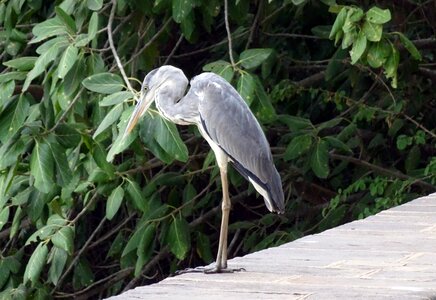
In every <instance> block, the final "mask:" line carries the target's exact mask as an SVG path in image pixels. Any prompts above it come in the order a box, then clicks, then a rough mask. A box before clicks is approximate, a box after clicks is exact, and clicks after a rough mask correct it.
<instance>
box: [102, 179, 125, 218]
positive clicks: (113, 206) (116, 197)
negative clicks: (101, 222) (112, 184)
mask: <svg viewBox="0 0 436 300" xmlns="http://www.w3.org/2000/svg"><path fill="white" fill-rule="evenodd" d="M123 198H124V189H123V187H122V186H121V185H120V186H118V187H117V188H116V189H115V190H113V191H112V193H111V194H110V196H109V198H108V200H107V204H106V218H107V219H108V220H112V218H113V217H114V216H115V214H116V213H117V212H118V210H119V209H120V206H121V203H122V201H123Z"/></svg>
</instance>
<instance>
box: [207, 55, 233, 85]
mask: <svg viewBox="0 0 436 300" xmlns="http://www.w3.org/2000/svg"><path fill="white" fill-rule="evenodd" d="M203 71H208V72H213V73H215V74H218V75H220V76H221V77H223V78H224V79H225V80H227V81H228V82H231V81H232V78H233V76H234V74H235V72H234V70H233V67H232V65H231V64H230V63H228V62H226V61H223V60H218V61H215V62H212V63H209V64H207V65H205V66H203Z"/></svg>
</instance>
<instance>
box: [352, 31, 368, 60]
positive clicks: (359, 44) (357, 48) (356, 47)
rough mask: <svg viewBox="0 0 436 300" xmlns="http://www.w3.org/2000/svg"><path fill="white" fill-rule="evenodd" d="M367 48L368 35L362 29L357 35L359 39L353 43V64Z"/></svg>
mask: <svg viewBox="0 0 436 300" xmlns="http://www.w3.org/2000/svg"><path fill="white" fill-rule="evenodd" d="M365 49H366V36H365V34H364V33H363V32H362V31H361V32H359V34H358V36H357V40H356V42H355V43H354V44H353V47H352V48H351V51H350V56H351V64H353V65H354V64H355V63H356V62H357V61H358V60H359V59H360V57H361V56H362V54H363V52H365Z"/></svg>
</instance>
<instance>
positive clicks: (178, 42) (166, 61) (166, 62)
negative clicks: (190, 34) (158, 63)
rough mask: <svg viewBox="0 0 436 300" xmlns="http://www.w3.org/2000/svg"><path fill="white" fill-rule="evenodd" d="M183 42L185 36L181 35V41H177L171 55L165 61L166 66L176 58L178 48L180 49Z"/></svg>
mask: <svg viewBox="0 0 436 300" xmlns="http://www.w3.org/2000/svg"><path fill="white" fill-rule="evenodd" d="M182 41H183V34H180V37H179V39H178V40H177V43H176V45H175V46H174V48H173V50H171V53H170V54H169V55H168V56H167V58H166V59H165V61H164V63H163V64H164V65H166V64H168V62H169V61H170V59H171V58H172V57H173V56H174V53H176V51H177V48H179V46H180V44H181V43H182Z"/></svg>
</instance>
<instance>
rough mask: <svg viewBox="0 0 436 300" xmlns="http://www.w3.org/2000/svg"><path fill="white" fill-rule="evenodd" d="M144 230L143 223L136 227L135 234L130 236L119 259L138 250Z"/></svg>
mask: <svg viewBox="0 0 436 300" xmlns="http://www.w3.org/2000/svg"><path fill="white" fill-rule="evenodd" d="M146 228H147V227H146V226H145V225H144V224H143V223H141V225H140V226H137V228H136V229H135V232H134V233H133V234H132V236H131V237H130V239H129V241H128V242H127V245H126V247H125V248H124V250H123V253H122V254H121V257H123V256H126V255H128V254H129V253H130V252H132V251H133V250H135V249H137V248H138V246H139V243H140V242H141V239H142V236H143V235H144V232H145V230H146Z"/></svg>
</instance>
